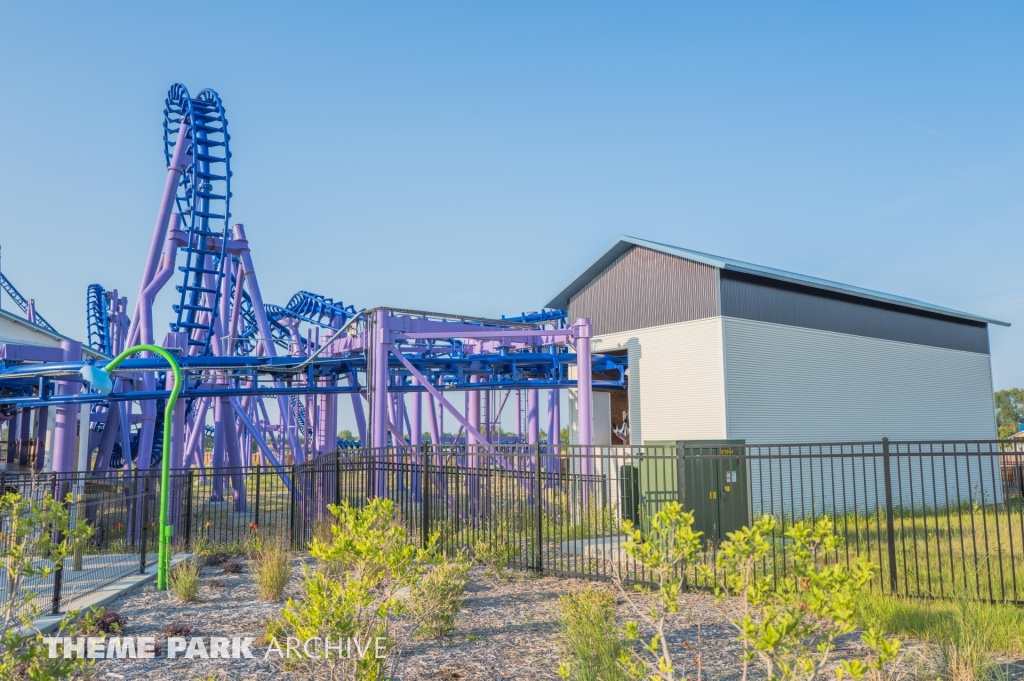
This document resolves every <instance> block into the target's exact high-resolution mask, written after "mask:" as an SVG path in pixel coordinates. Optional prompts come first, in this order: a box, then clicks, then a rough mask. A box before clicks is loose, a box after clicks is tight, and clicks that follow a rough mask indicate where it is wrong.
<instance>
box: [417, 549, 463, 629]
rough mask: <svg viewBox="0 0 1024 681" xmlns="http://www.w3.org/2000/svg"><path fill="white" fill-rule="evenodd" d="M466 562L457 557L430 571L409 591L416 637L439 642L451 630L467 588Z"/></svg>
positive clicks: (438, 564) (439, 564)
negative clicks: (415, 625) (417, 634)
mask: <svg viewBox="0 0 1024 681" xmlns="http://www.w3.org/2000/svg"><path fill="white" fill-rule="evenodd" d="M469 568H470V563H469V561H467V560H465V559H464V558H463V557H462V556H459V557H458V558H456V559H455V560H445V561H441V562H439V563H437V564H436V565H434V566H433V567H431V569H430V571H429V572H427V574H426V575H424V576H423V579H422V580H420V581H419V582H418V583H416V584H414V585H413V586H412V589H411V590H410V599H411V600H410V605H411V607H410V610H411V611H412V616H413V618H414V619H415V621H417V622H418V623H419V627H418V630H417V631H418V633H420V634H422V635H429V636H435V637H437V638H442V637H443V636H446V635H447V634H449V633H451V632H452V631H454V630H455V616H456V615H458V613H459V610H461V609H462V603H463V602H464V600H465V591H466V586H467V585H468V584H469Z"/></svg>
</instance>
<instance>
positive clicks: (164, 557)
mask: <svg viewBox="0 0 1024 681" xmlns="http://www.w3.org/2000/svg"><path fill="white" fill-rule="evenodd" d="M137 352H152V353H153V354H155V355H160V356H161V357H163V358H164V359H165V360H167V363H168V364H170V365H171V371H173V372H174V387H173V388H171V394H170V396H169V397H168V398H167V406H165V407H164V444H163V455H162V456H161V457H160V525H159V529H160V533H159V536H160V553H159V556H158V558H157V568H156V570H157V572H156V588H157V589H159V590H160V591H166V590H167V573H168V571H169V570H170V566H171V535H172V534H173V532H174V528H173V527H171V526H170V525H168V524H167V515H168V513H167V507H168V505H169V503H170V481H171V416H172V415H173V413H174V403H175V402H177V401H178V393H180V392H181V367H179V366H178V360H176V359H175V358H174V355H172V354H171V353H169V352H167V350H165V349H164V348H161V347H157V346H156V345H148V344H144V345H135V346H133V347H130V348H128V349H127V350H125V351H124V352H122V353H121V354H120V355H118V356H117V357H115V358H114V359H112V360H110V362H109V363H108V364H107V365H106V366H105V367H103V370H104V371H106V372H108V373H109V372H111V371H114V369H116V368H117V367H118V365H120V364H121V362H123V361H124V360H126V359H128V358H129V357H131V356H132V355H134V354H135V353H137ZM139 454H140V456H141V455H142V452H139Z"/></svg>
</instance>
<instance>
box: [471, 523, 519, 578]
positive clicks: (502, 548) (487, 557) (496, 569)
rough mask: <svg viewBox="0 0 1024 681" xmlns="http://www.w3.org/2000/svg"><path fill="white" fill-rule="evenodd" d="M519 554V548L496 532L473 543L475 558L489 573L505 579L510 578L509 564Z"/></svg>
mask: <svg viewBox="0 0 1024 681" xmlns="http://www.w3.org/2000/svg"><path fill="white" fill-rule="evenodd" d="M518 555H519V548H518V547H517V546H516V545H514V544H510V543H508V542H507V541H505V540H504V539H502V538H501V534H494V535H492V536H490V537H488V538H487V539H480V540H478V541H476V542H474V544H473V559H474V560H475V561H476V562H477V563H479V564H481V565H483V566H485V567H486V568H487V574H488V575H491V576H494V577H497V578H498V579H501V580H503V581H505V580H507V579H508V564H509V563H511V562H512V561H513V560H514V559H515V558H516V556H518Z"/></svg>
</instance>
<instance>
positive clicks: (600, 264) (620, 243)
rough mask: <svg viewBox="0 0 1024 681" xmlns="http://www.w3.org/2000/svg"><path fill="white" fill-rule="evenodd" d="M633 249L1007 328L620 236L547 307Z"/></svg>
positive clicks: (561, 302)
mask: <svg viewBox="0 0 1024 681" xmlns="http://www.w3.org/2000/svg"><path fill="white" fill-rule="evenodd" d="M633 246H643V247H644V248H649V249H651V250H654V251H658V252H660V253H665V254H667V255H673V256H676V257H677V258H686V259H687V260H693V261H696V262H699V263H704V264H705V265H711V266H712V267H717V268H719V269H723V270H730V271H733V272H744V273H746V274H753V275H756V276H759V277H767V278H769V279H777V280H779V281H786V282H790V283H794V284H801V285H803V286H810V287H813V288H818V289H823V290H826V291H834V292H836V293H845V294H846V295H850V296H856V297H858V298H866V299H868V300H875V301H879V302H882V303H889V304H891V305H899V306H901V307H909V308H913V309H916V310H924V311H925V312H932V313H935V314H942V315H946V316H948V317H958V318H960V319H969V320H971V321H974V322H983V323H985V324H998V325H999V326H1009V325H1010V324H1009V322H1003V321H999V320H998V319H989V318H987V317H980V316H978V315H975V314H970V313H968V312H960V311H959V310H951V309H950V308H948V307H941V306H939V305H932V304H931V303H923V302H921V301H920V300H913V299H911V298H904V297H902V296H894V295H891V294H889V293H881V292H880V291H872V290H870V289H866V288H860V287H858V286H850V285H849V284H840V283H839V282H835V281H829V280H827V279H818V278H817V277H808V276H807V275H804V274H795V273H793V272H786V271H785V270H777V269H775V268H773V267H764V266H763V265H753V264H751V263H749V262H742V261H740V260H733V259H731V258H723V257H721V256H717V255H709V254H707V253H699V252H697V251H690V250H687V249H685V248H678V247H676V246H669V245H667V244H659V243H657V242H654V241H647V240H645V239H638V238H636V237H632V236H620V237H619V238H618V239H617V240H616V241H615V243H613V244H612V245H611V247H610V248H608V250H606V251H605V252H604V253H603V254H602V255H601V256H600V257H599V258H598V259H597V260H595V261H594V262H593V263H591V264H590V266H589V267H587V268H586V269H585V270H583V271H582V272H580V273H579V275H577V276H576V277H575V278H574V279H573V280H572V282H571V283H570V284H569V285H568V286H566V287H565V288H564V289H562V290H561V291H560V292H559V293H558V295H556V296H554V297H553V298H552V299H551V300H550V301H548V303H547V305H546V307H553V308H560V309H565V308H567V307H568V306H569V298H571V297H572V296H573V295H575V294H576V293H577V292H578V291H579V290H580V289H582V288H583V287H584V286H586V285H587V283H588V282H589V281H590V280H591V279H593V278H594V277H596V276H597V275H598V274H600V273H601V272H602V271H604V268H606V267H608V265H610V264H612V263H613V262H615V259H616V258H618V257H619V256H620V255H622V254H623V253H625V252H626V251H628V250H629V249H630V248H632V247H633Z"/></svg>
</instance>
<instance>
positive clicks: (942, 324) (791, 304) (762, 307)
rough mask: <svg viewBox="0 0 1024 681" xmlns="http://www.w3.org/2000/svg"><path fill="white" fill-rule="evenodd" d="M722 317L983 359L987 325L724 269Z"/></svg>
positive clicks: (985, 351) (986, 351) (987, 348)
mask: <svg viewBox="0 0 1024 681" xmlns="http://www.w3.org/2000/svg"><path fill="white" fill-rule="evenodd" d="M720 279H721V302H722V315H723V316H726V317H736V318H739V319H753V320H756V321H762V322H771V323H774V324H787V325H790V326H801V327H805V328H809V329H820V330H822V331H836V332H839V333H848V334H853V335H857V336H867V337H869V338H881V339H885V340H894V341H900V342H903V343H916V344H918V345H931V346H934V347H939V348H949V349H951V350H966V351H968V352H978V353H985V354H987V353H988V351H989V346H988V326H987V325H985V324H982V323H980V322H977V323H975V322H968V321H966V320H955V319H953V318H952V317H941V316H939V315H931V314H929V313H926V312H921V311H913V310H910V309H907V308H899V307H897V306H895V305H887V304H884V303H873V302H871V301H868V300H864V299H862V298H855V297H853V296H845V295H843V294H839V293H832V292H829V291H822V290H819V289H813V288H809V287H803V286H799V285H796V284H787V283H785V282H780V281H774V280H771V279H765V278H762V277H755V276H751V275H747V274H740V273H736V272H729V271H728V270H723V271H722V272H721V273H720Z"/></svg>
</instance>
